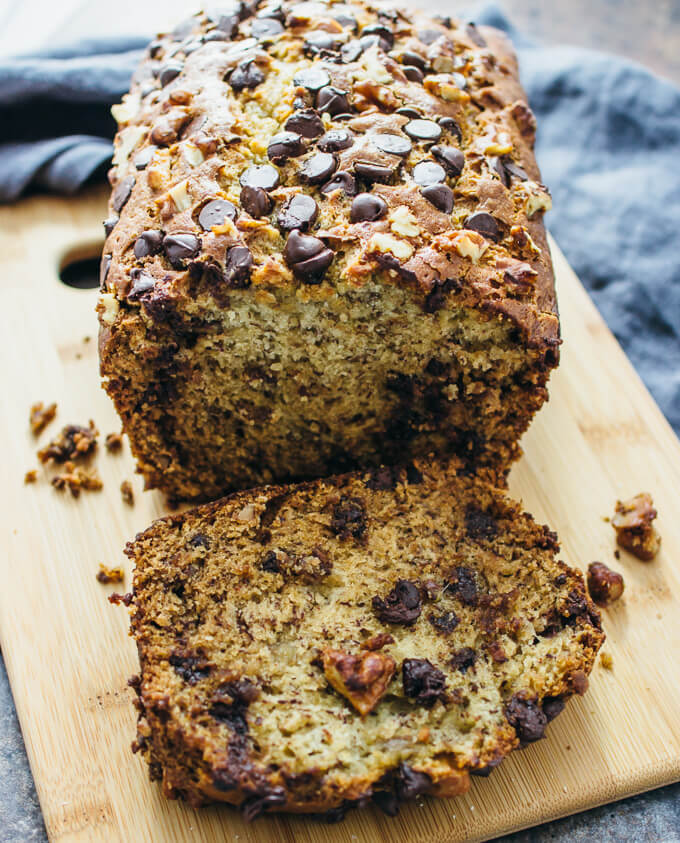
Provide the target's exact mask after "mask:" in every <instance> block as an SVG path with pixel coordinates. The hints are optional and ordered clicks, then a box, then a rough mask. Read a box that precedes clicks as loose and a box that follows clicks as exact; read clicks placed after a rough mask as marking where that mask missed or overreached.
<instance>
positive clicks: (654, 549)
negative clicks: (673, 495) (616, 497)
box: [611, 492, 661, 562]
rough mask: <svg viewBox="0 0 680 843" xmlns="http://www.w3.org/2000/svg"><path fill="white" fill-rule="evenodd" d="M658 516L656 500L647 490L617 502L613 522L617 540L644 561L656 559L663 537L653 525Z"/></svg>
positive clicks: (625, 548)
mask: <svg viewBox="0 0 680 843" xmlns="http://www.w3.org/2000/svg"><path fill="white" fill-rule="evenodd" d="M656 516H657V512H656V509H654V501H653V500H652V496H651V495H650V494H648V493H647V492H642V493H641V494H639V495H635V497H633V498H630V500H627V501H617V502H616V514H615V515H614V517H613V518H612V522H611V523H612V527H613V528H614V529H615V530H616V541H617V543H618V544H619V546H620V547H622V548H623V549H624V550H627V551H629V552H630V553H632V554H633V556H637V558H638V559H642V561H643V562H649V561H651V560H652V559H654V557H655V556H656V554H657V553H658V552H659V548H660V546H661V537H660V536H659V534H658V533H657V532H656V530H655V529H654V527H653V525H652V521H654V519H655V518H656Z"/></svg>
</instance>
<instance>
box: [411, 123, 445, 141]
mask: <svg viewBox="0 0 680 843" xmlns="http://www.w3.org/2000/svg"><path fill="white" fill-rule="evenodd" d="M404 131H405V132H406V134H407V135H408V136H409V137H410V138H414V139H415V140H425V141H436V140H439V138H440V137H441V135H442V130H441V126H440V125H439V124H438V123H435V122H434V120H422V119H416V120H409V122H408V123H407V124H406V125H405V126H404Z"/></svg>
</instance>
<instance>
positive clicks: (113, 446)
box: [104, 433, 123, 454]
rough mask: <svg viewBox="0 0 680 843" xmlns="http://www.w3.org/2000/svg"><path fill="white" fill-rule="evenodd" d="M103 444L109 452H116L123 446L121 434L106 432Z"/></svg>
mask: <svg viewBox="0 0 680 843" xmlns="http://www.w3.org/2000/svg"><path fill="white" fill-rule="evenodd" d="M104 445H105V446H106V450H107V451H108V452H109V453H110V454H117V453H118V452H119V451H121V450H122V448H123V434H122V433H107V434H106V439H105V440H104Z"/></svg>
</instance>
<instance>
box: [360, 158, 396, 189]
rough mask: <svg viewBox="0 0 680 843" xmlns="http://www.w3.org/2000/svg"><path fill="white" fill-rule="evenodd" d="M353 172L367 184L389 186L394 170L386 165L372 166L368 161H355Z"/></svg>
mask: <svg viewBox="0 0 680 843" xmlns="http://www.w3.org/2000/svg"><path fill="white" fill-rule="evenodd" d="M354 172H355V173H356V174H357V175H358V176H359V177H360V178H362V179H364V180H365V181H367V182H371V183H372V182H378V183H379V184H389V182H391V181H392V179H393V178H394V174H395V172H396V168H395V167H390V166H388V165H386V164H373V163H372V162H370V161H355V162H354Z"/></svg>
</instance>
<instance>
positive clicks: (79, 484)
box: [52, 462, 104, 498]
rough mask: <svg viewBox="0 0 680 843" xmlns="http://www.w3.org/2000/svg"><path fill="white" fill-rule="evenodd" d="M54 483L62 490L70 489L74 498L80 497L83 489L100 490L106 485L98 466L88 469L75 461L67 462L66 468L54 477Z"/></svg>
mask: <svg viewBox="0 0 680 843" xmlns="http://www.w3.org/2000/svg"><path fill="white" fill-rule="evenodd" d="M52 485H53V486H54V488H55V489H57V490H58V491H60V492H61V491H63V490H64V489H68V490H69V491H70V492H71V494H72V495H73V497H74V498H78V497H80V493H81V491H82V490H83V489H84V490H85V491H87V492H98V491H99V490H100V489H102V488H103V486H104V484H103V483H102V481H101V478H100V477H99V474H97V469H96V468H94V469H92V470H91V471H88V470H86V469H84V468H81V466H78V465H76V464H75V463H73V462H67V463H66V465H65V466H64V470H63V471H62V472H60V473H59V474H57V475H55V476H54V477H53V478H52Z"/></svg>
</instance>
